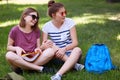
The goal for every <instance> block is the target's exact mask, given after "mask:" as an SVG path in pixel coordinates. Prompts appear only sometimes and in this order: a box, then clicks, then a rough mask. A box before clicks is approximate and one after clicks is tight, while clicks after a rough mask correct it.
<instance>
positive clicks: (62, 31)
mask: <svg viewBox="0 0 120 80" xmlns="http://www.w3.org/2000/svg"><path fill="white" fill-rule="evenodd" d="M74 26H75V22H74V21H73V20H72V19H70V18H65V21H64V23H63V24H62V26H61V27H60V28H57V27H55V25H54V24H53V23H52V21H49V22H47V23H46V24H45V25H44V26H43V28H42V31H43V32H44V33H47V34H48V36H49V37H50V39H51V40H52V41H53V42H54V43H55V44H56V45H57V46H58V47H60V48H62V47H65V46H66V45H68V44H70V43H72V41H71V37H70V29H71V28H72V27H74Z"/></svg>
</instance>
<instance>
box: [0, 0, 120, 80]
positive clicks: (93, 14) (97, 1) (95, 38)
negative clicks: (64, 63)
mask: <svg viewBox="0 0 120 80" xmlns="http://www.w3.org/2000/svg"><path fill="white" fill-rule="evenodd" d="M56 1H57V2H62V3H64V5H65V7H66V9H67V11H68V12H67V13H68V15H67V17H70V18H72V19H74V21H75V22H76V23H77V25H76V28H77V34H78V40H79V47H81V49H82V51H83V57H82V60H81V61H80V62H81V63H84V60H85V55H86V53H87V51H88V49H89V47H90V46H91V45H92V44H93V43H105V44H106V45H107V46H108V47H109V50H110V54H111V58H112V61H113V64H115V65H116V66H120V3H114V4H112V3H108V2H106V0H74V1H70V0H56ZM27 7H34V8H35V9H37V10H38V11H39V14H40V24H39V26H40V28H41V27H42V26H43V24H44V23H45V22H47V21H48V20H50V18H49V17H48V16H46V11H47V4H38V3H37V4H13V3H9V4H8V5H6V4H2V2H1V1H0V59H1V60H0V77H3V76H4V75H6V74H7V73H8V72H11V70H10V68H9V65H8V63H7V62H6V60H5V54H6V52H7V51H6V45H7V37H8V33H9V31H10V29H11V28H12V27H13V26H15V25H16V24H18V23H19V18H20V15H21V13H22V11H23V10H24V9H25V8H27ZM52 66H53V65H52ZM51 75H52V74H41V73H29V72H24V74H23V76H24V77H25V78H26V79H27V80H40V79H41V80H49V79H50V76H51ZM119 76H120V72H119V71H118V70H112V71H108V72H106V73H104V74H93V73H88V72H87V71H86V70H82V71H80V72H76V71H69V72H68V73H67V74H65V75H64V76H63V80H120V79H119Z"/></svg>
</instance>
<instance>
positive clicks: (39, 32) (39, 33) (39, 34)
mask: <svg viewBox="0 0 120 80" xmlns="http://www.w3.org/2000/svg"><path fill="white" fill-rule="evenodd" d="M40 36H41V31H40V29H38V31H37V39H38V38H40Z"/></svg>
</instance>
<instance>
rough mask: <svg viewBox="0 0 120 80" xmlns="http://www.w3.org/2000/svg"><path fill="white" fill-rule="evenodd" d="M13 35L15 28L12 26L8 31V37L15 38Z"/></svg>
mask: <svg viewBox="0 0 120 80" xmlns="http://www.w3.org/2000/svg"><path fill="white" fill-rule="evenodd" d="M15 35H16V33H15V28H14V27H13V28H12V29H11V30H10V32H9V37H10V38H11V39H13V40H15Z"/></svg>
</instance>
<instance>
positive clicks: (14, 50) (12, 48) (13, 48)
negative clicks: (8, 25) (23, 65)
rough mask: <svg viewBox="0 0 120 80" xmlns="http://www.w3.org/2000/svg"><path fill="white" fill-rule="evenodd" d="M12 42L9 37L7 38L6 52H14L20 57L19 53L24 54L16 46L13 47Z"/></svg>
mask: <svg viewBox="0 0 120 80" xmlns="http://www.w3.org/2000/svg"><path fill="white" fill-rule="evenodd" d="M13 44H14V40H12V39H11V38H10V37H8V44H7V50H8V51H13V52H16V53H17V54H18V55H19V56H21V53H22V52H24V53H26V52H25V51H24V50H23V49H22V48H20V47H18V46H13Z"/></svg>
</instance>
